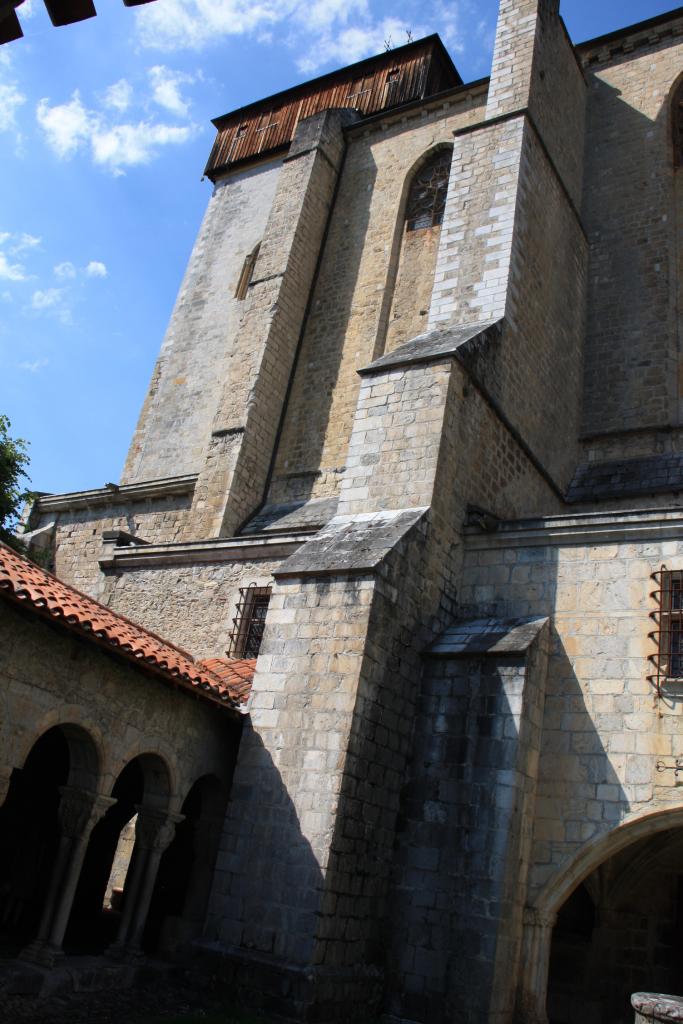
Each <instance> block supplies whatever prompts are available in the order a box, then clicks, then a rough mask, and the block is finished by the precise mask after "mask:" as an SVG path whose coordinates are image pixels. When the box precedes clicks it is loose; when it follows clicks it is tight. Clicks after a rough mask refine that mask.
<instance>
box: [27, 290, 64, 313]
mask: <svg viewBox="0 0 683 1024" xmlns="http://www.w3.org/2000/svg"><path fill="white" fill-rule="evenodd" d="M63 294H64V292H63V289H61V288H46V289H45V290H44V291H41V290H40V289H37V290H36V291H35V292H34V293H33V295H32V296H31V306H32V308H33V309H49V308H50V307H51V306H56V305H58V303H61V301H62V296H63Z"/></svg>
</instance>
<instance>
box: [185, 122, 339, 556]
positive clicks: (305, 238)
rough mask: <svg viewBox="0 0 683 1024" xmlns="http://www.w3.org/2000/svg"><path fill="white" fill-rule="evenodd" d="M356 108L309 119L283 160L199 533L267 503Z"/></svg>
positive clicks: (205, 486)
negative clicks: (348, 128) (346, 130)
mask: <svg viewBox="0 0 683 1024" xmlns="http://www.w3.org/2000/svg"><path fill="white" fill-rule="evenodd" d="M355 116H356V115H355V114H354V113H353V112H351V111H348V110H328V111H324V112H322V113H319V114H315V115H313V116H312V117H308V118H306V119H304V120H303V121H300V122H299V124H298V126H297V129H296V133H295V137H294V140H293V142H292V145H291V146H290V149H289V152H288V154H287V156H286V157H285V159H284V161H283V168H282V171H281V173H280V177H279V182H278V188H277V191H276V195H275V198H274V200H273V204H272V207H271V210H270V214H269V217H268V223H267V225H266V228H265V231H264V234H263V241H262V244H261V248H260V250H259V258H258V261H257V264H256V268H255V271H254V276H253V278H252V281H251V283H250V285H249V294H248V297H247V300H246V303H245V312H244V316H243V318H242V322H241V324H240V329H239V331H238V332H237V334H236V337H235V339H234V342H233V344H232V346H231V348H230V356H229V365H230V366H234V367H236V368H237V372H236V373H235V374H229V375H228V377H227V380H223V381H222V382H221V385H222V390H221V396H220V401H219V404H218V409H217V411H216V414H215V416H214V420H213V425H212V436H211V445H210V447H209V449H208V453H207V459H206V462H205V465H204V467H203V470H202V473H201V474H200V479H199V481H198V484H197V489H196V492H195V502H194V506H193V517H194V525H195V527H196V529H197V535H198V536H200V537H212V536H230V535H231V534H234V533H235V532H236V531H237V530H238V528H239V526H240V525H241V524H242V523H243V522H244V521H245V520H246V519H247V517H248V516H249V515H251V514H252V513H253V512H254V511H255V510H256V509H257V508H258V506H259V505H260V504H261V502H262V500H263V498H264V488H265V486H266V482H267V480H268V475H269V469H270V464H271V458H272V455H273V449H274V446H275V443H276V439H277V434H278V428H279V424H280V418H281V414H282V407H283V403H284V401H285V399H286V396H287V392H288V386H289V380H290V375H291V372H292V366H293V363H294V359H295V356H296V352H297V348H298V342H299V336H300V332H301V330H302V327H303V323H304V317H305V314H306V309H307V307H308V302H309V296H310V292H311V287H312V285H313V281H314V277H315V273H316V267H317V265H318V259H319V254H320V248H321V245H322V242H323V239H324V236H325V231H326V226H327V223H328V218H329V214H330V209H331V207H332V204H333V201H334V196H335V189H336V183H337V178H338V175H339V172H340V169H341V166H342V163H343V157H344V151H345V140H344V134H343V129H344V127H345V126H346V125H348V124H349V123H351V122H352V121H353V120H354V119H355Z"/></svg>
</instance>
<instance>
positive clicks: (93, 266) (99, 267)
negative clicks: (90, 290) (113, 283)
mask: <svg viewBox="0 0 683 1024" xmlns="http://www.w3.org/2000/svg"><path fill="white" fill-rule="evenodd" d="M85 275H86V277H106V276H107V268H106V266H105V264H104V263H101V262H100V260H90V263H89V264H88V265H87V267H86V268H85Z"/></svg>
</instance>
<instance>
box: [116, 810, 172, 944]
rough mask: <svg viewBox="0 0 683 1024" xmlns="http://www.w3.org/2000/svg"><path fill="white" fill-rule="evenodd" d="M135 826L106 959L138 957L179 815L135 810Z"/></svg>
mask: <svg viewBox="0 0 683 1024" xmlns="http://www.w3.org/2000/svg"><path fill="white" fill-rule="evenodd" d="M137 811H138V820H137V824H136V826H135V848H134V850H133V856H132V858H131V864H130V868H129V871H128V877H127V878H126V883H125V887H124V890H123V916H122V918H121V924H120V926H119V932H118V935H117V936H116V942H115V943H114V945H113V946H110V947H109V950H108V952H109V955H110V956H113V957H116V958H123V957H135V956H139V955H141V953H142V949H141V941H142V935H143V932H144V929H145V924H146V923H147V914H148V913H149V906H150V903H151V901H152V895H153V893H154V884H155V882H156V878H157V873H158V871H159V864H160V862H161V858H162V856H163V854H164V851H165V850H167V849H168V847H169V846H170V844H171V842H172V841H173V836H174V835H175V829H176V825H178V824H180V822H181V821H183V820H184V815H182V814H169V813H168V812H167V811H157V810H154V809H152V808H149V807H138V808H137Z"/></svg>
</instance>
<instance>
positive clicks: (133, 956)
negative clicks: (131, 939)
mask: <svg viewBox="0 0 683 1024" xmlns="http://www.w3.org/2000/svg"><path fill="white" fill-rule="evenodd" d="M104 955H105V956H106V957H108V958H109V959H110V960H116V961H117V962H118V963H126V964H134V963H137V962H138V961H139V960H144V958H145V954H144V951H143V950H142V949H141V948H140V947H139V946H124V945H121V944H120V943H116V942H115V943H114V944H113V945H112V946H108V947H107V949H105V951H104Z"/></svg>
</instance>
